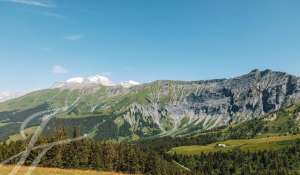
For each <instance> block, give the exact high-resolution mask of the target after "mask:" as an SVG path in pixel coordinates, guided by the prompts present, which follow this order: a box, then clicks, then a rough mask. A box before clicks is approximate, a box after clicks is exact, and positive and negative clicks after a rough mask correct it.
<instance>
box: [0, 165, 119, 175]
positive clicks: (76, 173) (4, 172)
mask: <svg viewBox="0 0 300 175" xmlns="http://www.w3.org/2000/svg"><path fill="white" fill-rule="evenodd" d="M13 168H14V166H3V167H1V166H0V174H1V175H8V174H9V173H10V172H11V170H12V169H13ZM27 170H28V167H21V169H20V171H19V172H18V173H17V174H16V175H25V174H26V172H27ZM32 175H122V174H120V173H112V172H99V171H91V170H64V169H57V168H40V167H38V168H36V169H35V170H34V171H33V173H32ZM123 175H124V174H123Z"/></svg>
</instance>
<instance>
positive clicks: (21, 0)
mask: <svg viewBox="0 0 300 175" xmlns="http://www.w3.org/2000/svg"><path fill="white" fill-rule="evenodd" d="M7 1H8V2H13V3H17V4H24V5H31V6H38V7H53V4H50V3H49V1H47V0H7Z"/></svg>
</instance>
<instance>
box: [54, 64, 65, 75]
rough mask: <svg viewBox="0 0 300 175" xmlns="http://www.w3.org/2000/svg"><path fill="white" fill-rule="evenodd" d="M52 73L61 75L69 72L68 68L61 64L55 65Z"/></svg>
mask: <svg viewBox="0 0 300 175" xmlns="http://www.w3.org/2000/svg"><path fill="white" fill-rule="evenodd" d="M52 73H53V74H55V75H59V74H67V73H68V70H67V69H66V68H64V67H63V66H61V65H54V66H53V67H52Z"/></svg>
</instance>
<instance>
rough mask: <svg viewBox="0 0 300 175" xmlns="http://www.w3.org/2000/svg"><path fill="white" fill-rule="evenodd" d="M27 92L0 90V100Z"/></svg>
mask: <svg viewBox="0 0 300 175" xmlns="http://www.w3.org/2000/svg"><path fill="white" fill-rule="evenodd" d="M26 93H28V92H13V91H3V92H0V102H4V101H6V100H10V99H13V98H18V97H20V96H23V95H25V94H26Z"/></svg>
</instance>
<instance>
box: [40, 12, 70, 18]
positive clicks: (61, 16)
mask: <svg viewBox="0 0 300 175" xmlns="http://www.w3.org/2000/svg"><path fill="white" fill-rule="evenodd" d="M43 15H44V16H47V17H54V18H58V19H66V18H67V17H66V16H64V15H61V14H58V13H53V12H44V13H43Z"/></svg>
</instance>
